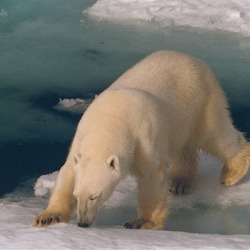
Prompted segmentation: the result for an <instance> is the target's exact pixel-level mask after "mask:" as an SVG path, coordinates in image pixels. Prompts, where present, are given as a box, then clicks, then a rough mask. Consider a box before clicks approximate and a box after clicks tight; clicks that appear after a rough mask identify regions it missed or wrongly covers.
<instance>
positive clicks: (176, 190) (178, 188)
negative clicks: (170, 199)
mask: <svg viewBox="0 0 250 250" xmlns="http://www.w3.org/2000/svg"><path fill="white" fill-rule="evenodd" d="M192 189H193V185H192V182H191V181H190V180H188V179H187V180H186V179H184V178H173V179H172V181H171V185H170V188H169V192H170V193H172V194H173V195H182V194H189V193H191V192H192Z"/></svg>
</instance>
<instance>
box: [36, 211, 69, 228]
mask: <svg viewBox="0 0 250 250" xmlns="http://www.w3.org/2000/svg"><path fill="white" fill-rule="evenodd" d="M60 222H67V220H66V219H63V217H62V216H61V215H60V214H57V213H55V214H50V213H48V212H43V213H42V214H40V215H39V216H37V217H36V218H35V219H34V222H33V225H32V226H33V227H46V226H50V225H53V224H57V223H60Z"/></svg>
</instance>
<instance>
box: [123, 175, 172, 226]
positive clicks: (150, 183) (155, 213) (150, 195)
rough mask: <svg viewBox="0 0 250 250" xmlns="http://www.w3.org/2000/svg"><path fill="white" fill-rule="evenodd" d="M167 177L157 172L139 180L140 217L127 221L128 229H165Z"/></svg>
mask: <svg viewBox="0 0 250 250" xmlns="http://www.w3.org/2000/svg"><path fill="white" fill-rule="evenodd" d="M166 191H167V179H166V178H164V177H163V176H159V175H158V174H155V176H150V177H149V176H148V177H147V178H141V179H140V180H139V181H138V218H137V219H135V220H132V221H129V222H127V223H126V224H125V225H124V227H125V228H127V229H163V228H164V224H165V223H164V222H165V219H166V217H167V215H168V209H167V205H166V198H167V192H166Z"/></svg>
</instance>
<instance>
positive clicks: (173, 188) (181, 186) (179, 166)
mask: <svg viewBox="0 0 250 250" xmlns="http://www.w3.org/2000/svg"><path fill="white" fill-rule="evenodd" d="M197 176H198V155H197V152H196V150H195V149H186V150H183V151H182V153H180V154H179V157H178V159H176V160H175V161H174V162H173V166H172V169H171V171H170V187H169V191H170V192H171V193H172V194H174V195H181V194H189V193H191V192H192V190H193V187H194V184H195V182H196V180H197Z"/></svg>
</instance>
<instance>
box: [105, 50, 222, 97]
mask: <svg viewBox="0 0 250 250" xmlns="http://www.w3.org/2000/svg"><path fill="white" fill-rule="evenodd" d="M109 88H110V89H119V88H132V89H140V90H143V91H146V92H149V93H151V94H152V95H154V96H156V97H157V98H158V99H161V100H165V101H166V100H168V101H174V99H175V98H178V97H180V98H182V99H183V100H184V101H185V100H188V102H190V100H192V99H194V97H195V98H200V99H201V100H202V99H204V98H205V95H207V94H208V93H210V92H211V91H214V90H216V89H217V90H219V91H220V87H219V85H218V83H217V80H216V78H215V76H214V74H213V73H212V72H211V70H210V69H209V68H208V66H207V65H206V64H204V63H203V62H202V61H200V60H199V59H196V58H194V57H192V56H189V55H186V54H183V53H179V52H175V51H158V52H155V53H153V54H151V55H149V56H147V57H146V58H145V59H143V60H142V61H140V62H139V63H137V64H136V65H135V66H133V67H132V68H130V69H129V70H127V71H126V72H125V73H124V74H123V75H121V76H120V77H119V78H118V79H117V80H116V81H115V82H114V83H113V84H112V85H111V86H110V87H109ZM203 93H204V95H203Z"/></svg>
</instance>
